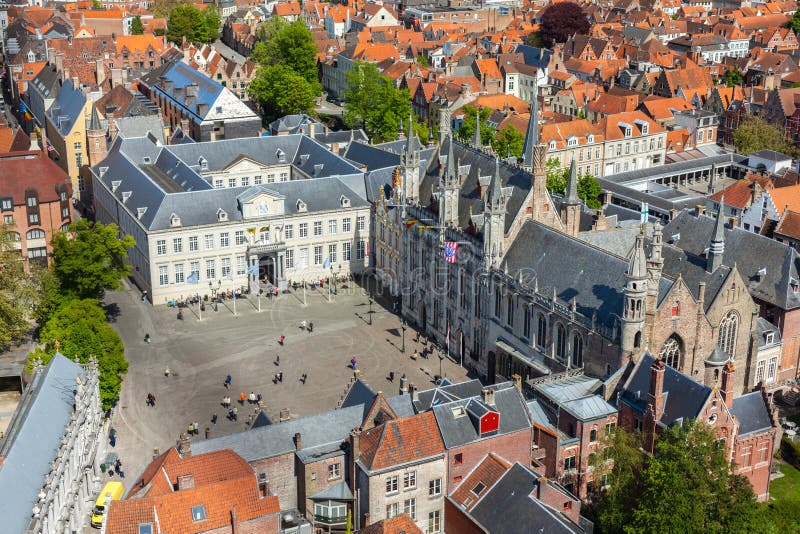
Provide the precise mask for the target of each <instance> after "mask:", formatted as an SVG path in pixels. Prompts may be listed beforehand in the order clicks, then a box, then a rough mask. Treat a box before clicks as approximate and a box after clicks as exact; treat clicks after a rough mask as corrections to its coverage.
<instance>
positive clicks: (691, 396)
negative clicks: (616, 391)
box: [621, 353, 711, 426]
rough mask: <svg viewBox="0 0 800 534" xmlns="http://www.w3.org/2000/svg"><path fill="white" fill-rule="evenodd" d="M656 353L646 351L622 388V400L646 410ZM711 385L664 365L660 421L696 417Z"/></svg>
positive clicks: (643, 410)
mask: <svg viewBox="0 0 800 534" xmlns="http://www.w3.org/2000/svg"><path fill="white" fill-rule="evenodd" d="M654 361H655V357H654V356H652V355H651V354H650V353H645V354H644V355H643V356H642V359H641V360H639V363H637V364H636V366H635V367H634V369H633V372H632V373H631V375H630V377H628V380H627V381H626V382H625V384H624V385H623V386H622V388H621V393H622V395H621V400H622V402H625V403H626V404H628V405H630V406H632V407H633V408H634V409H636V410H637V411H639V412H640V413H644V412H645V409H646V406H647V392H648V391H650V367H651V366H652V365H653V362H654ZM710 396H711V388H709V387H708V386H705V385H703V384H701V383H700V382H696V381H695V380H692V379H691V378H690V377H688V376H686V375H685V374H683V373H680V372H679V371H677V370H675V369H673V368H672V367H670V366H668V365H667V366H665V369H664V413H663V414H662V416H661V420H660V422H661V423H662V424H664V425H666V426H672V425H673V424H674V423H675V422H676V421H677V420H678V419H682V420H684V421H685V420H687V419H695V418H697V416H698V415H699V414H700V410H702V409H703V407H704V406H705V404H706V402H707V401H708V399H709V397H710Z"/></svg>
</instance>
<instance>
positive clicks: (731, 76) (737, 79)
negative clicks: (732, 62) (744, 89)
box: [722, 69, 744, 87]
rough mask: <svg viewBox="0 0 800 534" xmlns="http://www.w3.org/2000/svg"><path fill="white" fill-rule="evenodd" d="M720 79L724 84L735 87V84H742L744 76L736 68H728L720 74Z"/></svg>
mask: <svg viewBox="0 0 800 534" xmlns="http://www.w3.org/2000/svg"><path fill="white" fill-rule="evenodd" d="M722 81H723V82H725V85H727V86H728V87H736V86H737V85H742V82H743V81H744V77H743V76H742V73H741V72H739V71H738V70H736V69H728V70H726V71H725V74H723V75H722Z"/></svg>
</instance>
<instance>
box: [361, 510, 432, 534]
mask: <svg viewBox="0 0 800 534" xmlns="http://www.w3.org/2000/svg"><path fill="white" fill-rule="evenodd" d="M403 533H405V534H423V531H422V529H421V528H419V527H418V526H417V524H416V523H414V520H413V519H411V517H410V516H409V515H408V514H402V515H398V516H397V517H393V518H391V519H382V520H381V521H378V522H377V523H373V524H371V525H370V526H368V527H367V528H365V529H362V530H360V531H359V534H403Z"/></svg>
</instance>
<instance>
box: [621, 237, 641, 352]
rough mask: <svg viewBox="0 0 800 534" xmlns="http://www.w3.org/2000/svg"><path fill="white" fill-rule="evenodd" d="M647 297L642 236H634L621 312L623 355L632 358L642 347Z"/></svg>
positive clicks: (626, 272)
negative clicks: (634, 243) (634, 241)
mask: <svg viewBox="0 0 800 534" xmlns="http://www.w3.org/2000/svg"><path fill="white" fill-rule="evenodd" d="M646 297H647V255H646V254H645V251H644V234H643V233H640V234H639V235H638V236H636V245H635V246H634V247H633V250H632V251H631V255H630V257H629V258H628V270H627V271H625V290H624V299H623V306H624V308H623V311H622V339H621V341H620V346H621V348H622V353H623V355H626V356H634V355H636V354H638V353H639V352H640V350H641V347H642V335H643V332H642V331H643V329H644V318H645V312H646V308H647V305H646Z"/></svg>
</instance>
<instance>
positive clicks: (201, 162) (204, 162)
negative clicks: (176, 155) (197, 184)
mask: <svg viewBox="0 0 800 534" xmlns="http://www.w3.org/2000/svg"><path fill="white" fill-rule="evenodd" d="M197 164H198V165H199V166H200V170H201V171H207V170H208V160H207V159H206V158H204V157H203V156H200V159H198V160H197Z"/></svg>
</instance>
